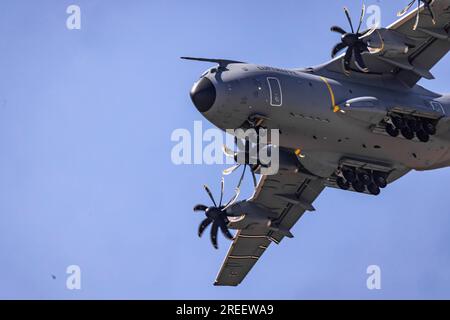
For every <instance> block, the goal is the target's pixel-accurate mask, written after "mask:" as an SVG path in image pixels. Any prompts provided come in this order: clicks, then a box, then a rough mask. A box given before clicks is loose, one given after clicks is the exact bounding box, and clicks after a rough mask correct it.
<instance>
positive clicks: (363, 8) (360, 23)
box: [356, 3, 366, 33]
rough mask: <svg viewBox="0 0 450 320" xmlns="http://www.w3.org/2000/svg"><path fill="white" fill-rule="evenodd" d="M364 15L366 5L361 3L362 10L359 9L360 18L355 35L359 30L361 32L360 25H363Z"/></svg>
mask: <svg viewBox="0 0 450 320" xmlns="http://www.w3.org/2000/svg"><path fill="white" fill-rule="evenodd" d="M365 15H366V5H365V4H364V3H363V5H362V9H361V17H360V18H359V25H358V30H356V33H359V30H361V25H362V23H363V20H364V16H365Z"/></svg>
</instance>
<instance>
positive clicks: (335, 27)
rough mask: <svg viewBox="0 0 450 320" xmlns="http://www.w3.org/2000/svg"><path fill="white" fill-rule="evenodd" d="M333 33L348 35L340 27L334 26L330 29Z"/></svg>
mask: <svg viewBox="0 0 450 320" xmlns="http://www.w3.org/2000/svg"><path fill="white" fill-rule="evenodd" d="M330 30H331V31H332V32H337V33H340V34H346V33H347V32H346V31H345V30H344V29H342V28H341V27H339V26H332V27H331V29H330Z"/></svg>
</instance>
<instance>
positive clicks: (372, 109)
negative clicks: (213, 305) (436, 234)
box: [185, 0, 450, 286]
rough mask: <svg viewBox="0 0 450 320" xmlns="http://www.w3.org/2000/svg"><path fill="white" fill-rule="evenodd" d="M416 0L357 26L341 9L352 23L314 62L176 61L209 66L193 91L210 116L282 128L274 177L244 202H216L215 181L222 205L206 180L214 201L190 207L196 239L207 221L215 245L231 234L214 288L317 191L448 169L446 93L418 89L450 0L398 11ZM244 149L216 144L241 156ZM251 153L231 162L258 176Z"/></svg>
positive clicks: (374, 189)
mask: <svg viewBox="0 0 450 320" xmlns="http://www.w3.org/2000/svg"><path fill="white" fill-rule="evenodd" d="M413 4H414V1H413V2H412V3H411V4H410V5H408V7H407V8H405V10H403V11H402V12H400V13H399V16H402V17H401V18H400V20H398V21H397V22H395V23H394V24H392V25H391V26H389V27H387V28H381V27H379V28H374V29H371V30H367V31H361V30H360V29H361V23H362V21H363V18H364V14H365V10H364V8H363V10H362V14H361V18H360V22H359V26H358V27H357V28H355V27H354V26H353V24H352V21H351V19H350V14H349V12H348V10H347V9H346V10H345V14H346V16H347V18H348V21H349V24H350V26H349V28H350V30H347V31H345V30H344V29H343V28H341V27H338V26H334V27H332V28H331V31H333V32H336V33H337V34H339V35H340V36H341V41H340V42H339V43H338V44H337V45H336V46H335V47H334V48H333V50H332V56H333V60H331V61H330V62H327V63H325V64H323V65H319V66H317V67H310V68H305V69H292V70H285V69H278V68H272V67H266V66H259V65H253V64H248V63H243V62H238V61H230V60H222V59H201V58H185V59H190V60H197V61H206V62H212V63H215V64H217V65H216V66H214V67H213V68H211V69H208V70H207V71H206V72H205V73H204V74H203V75H202V76H201V78H200V80H199V81H198V82H196V83H195V84H194V86H193V88H192V90H191V98H192V101H193V103H194V105H195V107H196V108H197V110H198V111H199V112H201V114H202V115H203V116H204V117H205V118H206V119H208V120H209V121H210V122H211V123H213V124H214V125H215V126H217V127H218V128H220V129H223V130H227V129H236V128H244V129H255V131H256V132H260V130H261V129H279V143H278V146H277V148H278V151H279V152H280V154H279V170H278V173H276V174H274V175H264V174H262V176H261V178H260V180H259V182H258V184H257V186H256V189H255V192H254V195H253V196H252V197H251V198H250V199H247V200H244V201H237V200H236V197H234V198H233V199H232V200H230V201H229V202H228V203H226V204H223V202H222V200H223V199H222V198H223V184H222V193H221V196H220V201H215V199H214V197H213V196H212V193H211V191H210V189H209V188H208V187H206V186H205V189H206V191H207V193H208V194H209V197H210V198H211V200H212V205H210V206H206V205H196V206H195V207H194V210H195V211H198V212H204V213H205V214H206V219H204V220H203V221H202V223H201V224H200V227H199V231H198V232H199V236H201V235H202V233H203V232H204V231H205V229H206V228H207V227H208V226H210V225H211V241H212V243H213V245H214V246H215V247H217V233H218V230H219V229H220V230H221V231H222V233H223V234H224V235H225V237H227V238H229V239H231V240H232V241H233V242H232V244H231V247H230V249H229V252H228V255H227V257H226V259H225V261H224V263H223V265H222V268H221V269H220V272H219V274H218V276H217V279H216V282H215V285H228V286H236V285H238V284H239V283H241V281H242V280H243V279H244V277H245V276H246V275H247V273H248V272H249V271H250V269H251V268H252V267H253V266H254V265H255V263H256V262H257V261H258V259H259V258H260V257H261V255H262V254H263V253H264V251H265V250H266V249H267V248H268V247H269V245H270V244H271V243H272V242H274V243H276V244H279V243H280V242H281V240H282V239H283V238H284V237H292V236H293V235H292V233H291V232H290V229H291V228H292V226H293V225H294V224H295V223H296V222H297V221H298V220H299V219H300V217H301V216H302V215H303V214H304V213H305V212H306V211H313V210H314V207H313V202H314V200H315V199H316V198H317V197H318V196H319V194H320V193H321V192H322V191H323V190H324V189H325V188H326V187H330V188H339V189H342V190H346V191H350V192H359V193H366V194H368V195H378V194H380V191H381V190H382V189H383V188H386V187H388V186H389V184H390V183H392V182H394V181H395V180H397V179H399V178H400V177H402V176H404V175H405V174H407V173H408V172H409V171H411V170H433V169H438V168H444V167H448V166H450V117H449V115H450V95H443V94H439V93H435V92H432V91H430V90H427V89H425V88H423V87H421V86H419V85H418V84H417V82H418V81H419V80H420V79H422V78H425V79H433V75H432V73H431V71H430V70H431V69H432V67H433V66H434V65H435V64H436V63H438V62H439V60H440V59H442V58H443V57H444V56H445V55H446V54H447V52H448V51H449V50H450V33H449V30H450V0H433V1H431V0H420V1H418V4H419V7H418V8H417V9H415V10H413V11H411V12H410V13H407V11H408V10H409V9H410V7H411V6H412V5H413ZM343 50H346V51H345V53H343V54H342V55H339V56H337V54H338V53H339V52H340V51H343ZM248 145H249V143H248V142H247V143H246V142H244V148H240V149H238V151H237V153H236V154H234V153H233V152H232V151H230V150H228V149H225V151H226V153H227V154H229V155H231V156H234V157H235V158H238V157H237V156H238V154H239V152H240V153H244V154H246V153H247V152H248V150H249V146H248ZM263 147H264V146H263ZM265 147H267V148H272V147H274V146H272V145H270V144H268V145H267V146H265ZM258 150H259V149H258ZM250 158H251V157H248V156H247V157H244V159H246V160H244V162H243V163H242V162H241V163H240V164H241V165H243V168H244V169H245V168H249V169H250V171H251V173H252V174H255V173H256V174H260V173H261V165H260V163H258V161H256V163H250V162H249V161H248V160H249V159H250ZM234 168H236V167H234ZM234 168H233V169H234ZM233 169H231V170H229V171H228V172H227V173H229V172H230V171H233ZM247 172H249V171H247ZM241 181H242V177H241ZM229 229H234V230H237V233H236V235H235V236H233V235H232V234H231V233H230V231H229Z"/></svg>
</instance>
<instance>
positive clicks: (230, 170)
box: [222, 137, 259, 189]
mask: <svg viewBox="0 0 450 320" xmlns="http://www.w3.org/2000/svg"><path fill="white" fill-rule="evenodd" d="M234 144H235V146H236V145H237V138H236V137H235V139H234ZM249 149H250V144H249V142H248V141H247V140H245V145H244V151H239V152H236V151H233V150H231V149H230V148H228V147H227V146H226V145H224V146H223V147H222V151H223V153H224V154H225V156H227V157H229V158H233V159H234V161H235V162H236V164H235V165H234V166H232V167H230V168H227V169H225V170H223V172H222V174H223V175H224V176H228V175H230V174H232V173H233V172H235V171H236V170H238V169H239V168H241V167H243V170H242V173H241V178H240V179H239V183H238V186H237V189H240V187H241V184H242V181H243V179H244V176H245V172H246V170H247V167H248V168H249V170H250V172H251V174H252V178H253V186H254V187H256V185H257V180H256V174H255V171H256V170H257V169H258V167H259V165H258V164H257V163H256V164H249V163H247V161H246V162H245V163H238V159H241V158H244V159H245V160H247V159H249V158H250V152H249Z"/></svg>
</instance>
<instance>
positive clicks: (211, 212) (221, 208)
mask: <svg viewBox="0 0 450 320" xmlns="http://www.w3.org/2000/svg"><path fill="white" fill-rule="evenodd" d="M203 187H204V188H205V191H206V193H207V194H208V196H209V198H210V199H211V201H212V203H213V206H210V207H208V206H205V205H204V204H198V205H196V206H195V207H194V211H203V212H205V215H206V218H205V219H204V220H203V221H202V222H201V223H200V225H199V227H198V236H199V237H201V236H202V235H203V232H204V231H205V230H206V228H207V227H208V226H209V225H211V224H212V226H211V234H210V237H211V242H212V244H213V246H214V248H216V249H218V248H219V247H218V244H217V234H218V231H219V229H220V231H222V233H223V235H224V236H225V237H226V238H227V239H229V240H233V239H234V237H233V235H232V234H231V232H230V230H229V229H228V226H227V225H228V222H229V220H228V216H227V212H226V210H227V209H228V208H229V207H230V206H231V205H232V204H234V203H235V202H236V200H237V198H238V197H239V193H240V191H239V189H238V188H237V189H236V193H235V195H234V196H233V197H232V198H231V199H230V201H228V203H227V204H225V205H222V200H223V193H224V187H225V182H224V179H223V178H222V182H221V188H220V200H219V203H218V204H217V202H216V200H215V199H214V196H213V195H212V192H211V190H210V189H209V187H208V186H207V185H204V186H203Z"/></svg>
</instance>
